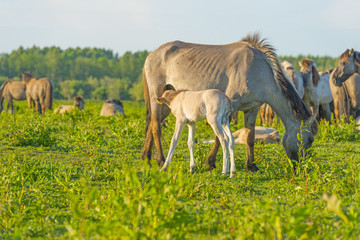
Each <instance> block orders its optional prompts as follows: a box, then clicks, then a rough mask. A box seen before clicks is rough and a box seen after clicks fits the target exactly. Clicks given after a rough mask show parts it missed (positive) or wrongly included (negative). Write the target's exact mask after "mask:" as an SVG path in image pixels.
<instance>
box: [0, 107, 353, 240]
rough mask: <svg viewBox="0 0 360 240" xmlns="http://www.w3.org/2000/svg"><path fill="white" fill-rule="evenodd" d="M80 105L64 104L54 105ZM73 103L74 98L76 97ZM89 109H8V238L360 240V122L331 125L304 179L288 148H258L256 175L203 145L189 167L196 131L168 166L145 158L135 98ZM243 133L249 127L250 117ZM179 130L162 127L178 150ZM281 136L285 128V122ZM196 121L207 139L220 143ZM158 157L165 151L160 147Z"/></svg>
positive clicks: (1, 144) (4, 210)
mask: <svg viewBox="0 0 360 240" xmlns="http://www.w3.org/2000/svg"><path fill="white" fill-rule="evenodd" d="M64 103H68V104H69V103H70V102H66V101H63V102H60V101H55V104H54V105H55V107H56V106H58V105H60V104H64ZM70 104H71V103H70ZM101 104H102V103H101V102H99V101H87V104H86V106H85V109H86V112H85V113H84V112H73V113H70V114H65V115H64V116H62V115H56V114H53V113H52V112H47V113H46V115H45V116H38V115H37V114H35V113H34V112H33V111H32V110H29V109H27V108H26V104H25V102H16V103H15V105H16V115H15V117H14V116H13V115H11V114H8V113H2V114H1V115H0V239H309V238H310V239H356V238H359V237H360V224H359V223H360V197H359V190H360V187H359V182H360V155H359V153H360V144H359V140H360V133H359V132H357V131H356V130H355V129H354V123H353V122H352V123H351V124H347V125H346V124H339V125H329V124H326V123H321V125H320V130H319V134H318V136H317V137H316V138H315V142H314V144H313V148H312V150H313V155H312V157H311V158H309V159H307V160H306V161H303V162H301V163H300V166H301V167H302V168H299V172H298V174H297V175H294V173H293V171H291V163H290V162H289V160H288V159H287V157H286V154H285V150H284V149H283V147H282V146H281V145H261V144H256V145H255V154H256V156H255V158H256V162H257V165H258V167H259V168H260V169H261V170H260V171H259V172H257V173H249V172H247V171H246V170H245V161H246V157H245V155H246V153H245V151H246V149H245V146H243V145H236V147H235V162H236V168H237V175H236V177H235V178H232V179H230V178H229V176H223V175H222V174H221V161H220V159H221V158H222V156H221V152H219V154H218V157H217V158H218V161H217V166H218V167H217V168H216V169H215V170H214V171H213V174H209V173H208V172H207V171H206V167H203V163H204V160H205V157H206V156H207V154H208V153H209V151H210V149H211V146H210V145H203V144H196V146H195V158H196V163H197V166H198V169H197V171H196V173H195V174H194V175H191V174H190V173H189V164H190V163H189V151H188V148H187V143H186V140H187V129H185V130H184V132H183V134H182V136H181V138H180V141H179V144H178V146H177V148H176V150H175V155H174V158H173V161H172V163H171V165H170V167H169V171H168V172H166V173H164V172H159V167H158V166H157V165H156V161H155V160H153V161H152V167H151V168H149V167H148V166H147V164H146V163H145V162H144V161H142V160H141V159H140V155H141V150H142V146H143V141H144V129H145V108H144V104H143V103H136V102H125V103H124V107H125V113H126V117H113V118H111V117H100V116H99V114H100V109H101ZM240 120H241V121H240V122H239V123H238V125H237V126H234V125H232V126H231V128H232V130H237V129H239V128H241V127H243V122H242V117H240ZM173 129H174V117H172V116H171V117H170V118H169V121H168V122H167V127H166V128H164V129H163V133H164V136H163V138H164V139H163V146H164V151H165V154H166V153H167V150H168V147H169V143H170V139H171V136H172V134H173ZM277 129H278V130H279V131H280V133H281V134H283V133H284V128H283V127H282V126H277ZM213 135H214V134H213V133H212V130H211V128H210V127H209V126H207V125H206V124H205V122H199V123H198V124H197V131H196V140H197V141H198V142H201V141H204V140H209V139H212V138H213ZM154 153H155V154H154V155H155V156H154V158H156V151H155V150H154Z"/></svg>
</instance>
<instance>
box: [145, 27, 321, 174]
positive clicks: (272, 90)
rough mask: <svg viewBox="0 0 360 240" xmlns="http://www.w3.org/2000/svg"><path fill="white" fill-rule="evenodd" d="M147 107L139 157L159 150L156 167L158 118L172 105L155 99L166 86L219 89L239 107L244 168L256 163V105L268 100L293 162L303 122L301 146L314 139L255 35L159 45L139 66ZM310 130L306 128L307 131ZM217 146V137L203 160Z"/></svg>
mask: <svg viewBox="0 0 360 240" xmlns="http://www.w3.org/2000/svg"><path fill="white" fill-rule="evenodd" d="M143 81H144V96H145V102H146V108H147V124H146V130H145V131H146V137H145V144H144V149H143V153H142V158H147V159H148V161H149V162H150V159H151V156H152V148H153V145H154V144H155V146H156V148H157V153H158V154H157V155H158V159H157V162H158V164H159V165H162V164H163V163H164V160H165V159H164V155H163V150H162V146H161V141H160V139H161V121H162V120H163V119H165V118H166V117H167V115H168V114H169V113H170V109H169V108H168V107H166V106H164V105H160V104H159V103H157V102H156V99H157V98H158V97H160V96H161V95H162V94H163V92H164V90H167V89H166V88H165V87H166V86H169V85H170V86H171V88H173V89H178V90H191V91H199V90H205V89H219V90H220V91H222V92H224V93H225V94H226V95H227V96H228V97H229V98H230V99H231V100H233V107H234V109H235V111H243V112H244V118H245V121H244V122H245V130H246V139H247V169H249V170H251V171H257V170H258V167H257V166H256V164H255V162H254V137H255V121H256V116H257V113H258V109H259V107H260V106H261V105H262V104H263V103H268V104H269V105H270V106H271V107H272V108H273V109H274V111H275V112H276V113H277V114H278V115H279V117H280V118H281V120H282V122H283V123H284V126H285V129H286V131H285V134H284V137H283V146H284V148H285V150H286V153H287V155H288V157H289V158H291V159H294V160H297V159H298V151H299V140H298V138H297V135H298V134H299V133H300V129H301V128H302V127H301V126H302V124H304V125H303V130H306V131H303V132H302V136H303V143H304V149H307V148H309V147H310V146H311V145H312V142H313V140H314V137H313V136H314V134H315V133H316V129H317V124H316V121H314V120H315V118H312V117H311V113H310V111H309V109H308V108H307V107H306V106H305V104H304V102H303V101H302V100H301V98H300V97H299V95H298V93H297V92H296V90H295V88H294V87H293V85H292V84H291V83H290V81H289V80H287V78H286V77H285V75H284V73H283V71H282V69H281V66H280V63H279V61H278V59H277V56H276V54H275V52H274V49H273V48H272V47H271V46H270V45H269V44H267V43H266V42H265V41H264V40H263V39H260V37H259V35H258V34H254V35H251V36H250V35H249V36H247V37H246V38H244V39H243V41H239V42H234V43H231V44H227V45H203V44H193V43H185V42H180V41H175V42H169V43H166V44H164V45H162V46H160V47H159V48H158V49H157V50H155V51H154V52H152V53H151V54H150V55H149V56H148V57H147V59H146V61H145V64H144V70H143ZM307 130H308V131H307ZM219 146H220V143H219V139H218V138H216V141H215V144H214V146H213V149H212V151H211V153H210V155H209V156H208V159H207V162H208V163H209V165H210V168H213V167H215V158H216V153H217V150H218V148H219Z"/></svg>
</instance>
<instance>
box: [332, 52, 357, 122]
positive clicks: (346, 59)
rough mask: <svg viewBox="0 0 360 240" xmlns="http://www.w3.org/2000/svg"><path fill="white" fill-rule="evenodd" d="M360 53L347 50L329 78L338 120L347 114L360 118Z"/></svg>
mask: <svg viewBox="0 0 360 240" xmlns="http://www.w3.org/2000/svg"><path fill="white" fill-rule="evenodd" d="M359 73H360V52H358V51H354V49H351V50H349V49H347V50H345V52H343V53H342V54H341V56H340V57H339V59H338V64H337V66H336V68H335V69H334V70H333V71H332V73H331V74H330V78H329V84H330V88H331V92H332V95H333V98H334V115H335V118H336V120H340V116H341V115H343V114H346V116H347V117H346V119H345V122H349V116H354V119H358V118H359V116H360V75H359Z"/></svg>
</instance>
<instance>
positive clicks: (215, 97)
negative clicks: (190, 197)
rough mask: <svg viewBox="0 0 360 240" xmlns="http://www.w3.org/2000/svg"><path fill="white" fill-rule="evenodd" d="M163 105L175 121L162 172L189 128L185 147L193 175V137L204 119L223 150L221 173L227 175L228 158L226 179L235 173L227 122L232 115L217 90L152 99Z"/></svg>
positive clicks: (167, 93) (168, 92)
mask: <svg viewBox="0 0 360 240" xmlns="http://www.w3.org/2000/svg"><path fill="white" fill-rule="evenodd" d="M156 100H157V102H158V103H160V104H164V103H165V104H166V105H167V106H168V107H169V108H170V109H171V112H172V114H173V115H174V116H175V117H176V124H175V131H174V135H173V137H172V139H171V144H170V149H169V153H168V156H167V158H166V161H165V163H164V166H163V167H162V169H161V170H163V171H166V170H167V168H168V166H169V164H170V162H171V159H172V157H173V155H174V151H175V147H176V145H177V142H178V140H179V137H180V134H181V131H182V130H183V128H184V126H185V124H186V125H188V127H189V135H188V147H189V151H190V172H191V173H192V174H193V173H194V172H195V168H196V164H195V159H194V144H195V141H194V135H195V125H196V122H198V121H200V120H204V119H206V120H207V122H208V123H209V124H210V126H211V127H212V129H213V130H214V133H215V135H216V137H217V138H219V141H220V143H221V147H222V150H223V169H222V173H223V174H227V173H229V154H230V161H231V173H230V177H233V176H234V175H235V173H236V169H235V160H234V138H233V136H232V134H231V131H230V126H229V120H230V119H229V118H230V115H231V113H232V107H231V101H230V99H229V98H228V97H226V95H225V94H224V93H223V92H221V91H220V90H217V89H208V90H203V91H184V90H178V91H176V90H166V91H165V92H164V93H163V95H162V96H161V97H159V98H157V99H156Z"/></svg>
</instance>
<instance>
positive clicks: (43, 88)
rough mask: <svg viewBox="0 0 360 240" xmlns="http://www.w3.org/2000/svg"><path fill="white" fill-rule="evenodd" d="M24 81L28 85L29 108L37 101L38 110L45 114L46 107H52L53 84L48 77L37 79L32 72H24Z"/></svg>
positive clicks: (27, 98)
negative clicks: (32, 102)
mask: <svg viewBox="0 0 360 240" xmlns="http://www.w3.org/2000/svg"><path fill="white" fill-rule="evenodd" d="M22 81H23V83H24V85H25V87H26V100H27V101H28V104H29V108H31V101H34V102H35V108H36V111H37V112H38V113H39V114H42V115H44V114H45V109H46V108H48V109H52V98H53V88H54V87H53V84H52V82H51V81H50V80H48V79H47V78H40V79H36V78H35V77H34V76H33V75H32V74H31V73H29V72H24V73H22Z"/></svg>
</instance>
